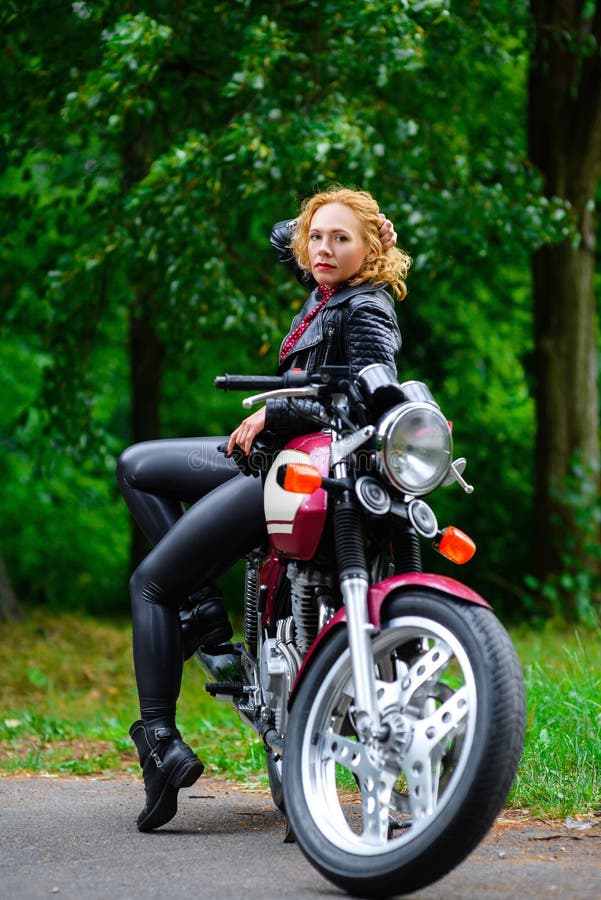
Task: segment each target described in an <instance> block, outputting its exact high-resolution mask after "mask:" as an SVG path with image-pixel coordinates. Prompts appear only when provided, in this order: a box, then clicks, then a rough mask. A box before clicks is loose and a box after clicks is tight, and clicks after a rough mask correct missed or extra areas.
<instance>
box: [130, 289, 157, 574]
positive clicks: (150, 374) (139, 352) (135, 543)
mask: <svg viewBox="0 0 601 900" xmlns="http://www.w3.org/2000/svg"><path fill="white" fill-rule="evenodd" d="M144 306H145V304H144V303H143V302H142V303H141V304H140V306H139V307H138V309H140V308H141V309H144ZM163 357H164V348H163V345H162V344H161V341H160V340H159V338H158V337H157V334H156V331H155V330H154V328H153V326H152V325H151V324H149V320H148V318H146V317H144V315H143V314H142V313H138V315H137V316H134V315H132V316H131V318H130V323H129V359H130V381H131V422H132V435H133V440H134V442H135V443H138V442H139V441H151V440H155V439H156V438H158V437H159V436H160V432H161V423H160V399H161V376H162V363H163ZM147 552H148V544H147V542H146V538H145V537H144V535H143V534H142V532H141V531H140V529H139V528H138V527H137V526H135V525H134V527H133V532H132V542H131V553H130V560H131V571H133V570H134V569H135V568H136V566H138V565H139V563H140V562H141V561H142V559H143V558H144V556H146V553H147Z"/></svg>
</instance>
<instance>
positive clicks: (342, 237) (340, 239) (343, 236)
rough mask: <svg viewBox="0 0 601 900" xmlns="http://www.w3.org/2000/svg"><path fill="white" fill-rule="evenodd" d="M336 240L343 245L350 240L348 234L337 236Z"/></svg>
mask: <svg viewBox="0 0 601 900" xmlns="http://www.w3.org/2000/svg"><path fill="white" fill-rule="evenodd" d="M336 240H337V241H340V242H341V243H343V242H344V241H348V238H347V236H346V234H337V235H336Z"/></svg>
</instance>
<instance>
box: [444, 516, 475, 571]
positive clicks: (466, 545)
mask: <svg viewBox="0 0 601 900" xmlns="http://www.w3.org/2000/svg"><path fill="white" fill-rule="evenodd" d="M435 547H436V549H437V550H438V552H439V553H442V555H443V556H446V558H447V559H450V560H451V562H454V563H457V565H458V566H461V565H463V563H466V562H469V561H470V559H471V558H472V556H473V555H474V553H475V552H476V545H475V544H474V542H473V540H472V539H471V537H470V536H469V535H467V534H465V532H464V531H460V530H459V528H455V526H454V525H449V527H448V528H445V530H444V531H443V533H442V537H441V539H440V540H439V541H438V543H437V544H435Z"/></svg>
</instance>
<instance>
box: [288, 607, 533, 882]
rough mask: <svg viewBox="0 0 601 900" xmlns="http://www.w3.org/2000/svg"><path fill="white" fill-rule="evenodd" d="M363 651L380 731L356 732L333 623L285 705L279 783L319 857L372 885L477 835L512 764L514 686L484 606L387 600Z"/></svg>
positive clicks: (517, 697) (297, 828)
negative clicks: (368, 657)
mask: <svg viewBox="0 0 601 900" xmlns="http://www.w3.org/2000/svg"><path fill="white" fill-rule="evenodd" d="M491 650H492V651H493V652H492V653H491V652H490V651H491ZM373 657H374V664H375V674H376V687H377V696H378V708H379V715H380V733H379V734H378V735H372V736H371V737H370V738H369V739H368V740H360V739H359V737H358V736H357V731H356V728H355V708H354V701H355V695H354V687H353V678H352V672H351V663H350V655H349V652H348V648H347V647H346V636H345V634H344V633H343V634H341V635H338V636H337V638H336V639H333V640H332V641H331V642H330V644H329V645H327V646H326V647H324V650H323V658H321V659H320V661H319V662H318V663H316V664H315V666H314V667H313V670H312V671H311V672H309V673H308V675H307V677H306V679H305V682H304V683H303V685H302V686H301V690H300V691H299V695H298V697H297V699H296V700H295V703H294V706H293V709H292V713H291V717H290V722H289V727H288V733H287V736H286V751H285V755H284V797H285V803H286V809H287V811H288V815H289V817H290V821H291V824H292V827H293V829H294V832H295V834H296V836H297V839H298V842H299V845H300V846H301V849H302V850H303V852H304V853H305V854H306V855H307V856H308V857H309V859H310V860H311V861H312V862H313V863H314V864H315V865H316V866H317V868H318V869H319V870H320V871H321V872H322V873H323V874H324V875H326V876H327V877H330V878H331V880H332V881H334V882H335V883H336V884H339V885H340V886H343V887H345V888H347V889H351V890H353V891H354V892H356V893H359V894H361V893H362V891H366V892H367V893H366V896H373V897H376V896H380V895H382V896H384V895H385V894H386V892H390V891H391V889H392V888H394V890H393V893H394V892H398V882H397V881H396V879H398V878H399V877H403V879H404V881H403V890H407V889H408V888H409V887H411V889H415V888H416V887H419V886H422V885H423V884H428V883H430V882H431V881H433V880H435V879H436V878H438V877H440V875H441V874H444V872H445V871H448V870H449V869H450V868H452V867H453V866H454V865H456V864H457V863H458V862H460V860H461V859H463V858H464V856H465V855H466V853H468V852H469V851H470V850H471V849H472V847H473V846H474V845H475V843H477V841H478V840H480V839H481V837H482V836H483V834H484V833H485V832H486V830H487V829H488V827H489V826H490V824H491V823H492V820H493V819H494V817H495V816H496V814H497V813H498V811H499V809H500V808H501V806H502V804H503V802H504V800H505V797H506V794H507V791H508V790H509V786H510V784H511V781H512V779H513V776H514V774H515V770H516V768H517V763H518V761H519V756H520V752H521V744H522V737H523V727H524V697H523V682H522V678H521V669H520V667H519V663H518V661H517V658H516V657H515V653H514V651H513V647H512V646H511V643H510V642H509V639H508V637H507V634H506V632H505V631H504V629H503V628H502V626H501V625H500V623H499V622H498V621H497V620H496V619H495V618H494V616H493V615H492V613H490V611H489V610H486V609H483V608H478V607H467V606H463V605H461V604H459V603H457V604H455V603H453V602H451V601H448V600H445V601H442V600H440V599H434V598H432V596H431V595H424V596H423V598H421V599H417V600H416V599H415V598H411V600H409V601H408V600H407V599H406V598H402V599H400V600H399V602H398V603H397V602H396V601H395V602H394V603H393V604H392V605H391V608H390V614H389V617H388V618H387V620H386V621H385V622H384V623H383V624H382V630H381V633H380V634H379V635H378V636H377V637H376V638H374V641H373ZM508 697H511V698H513V703H509V704H508V703H507V698H508ZM512 707H513V708H512Z"/></svg>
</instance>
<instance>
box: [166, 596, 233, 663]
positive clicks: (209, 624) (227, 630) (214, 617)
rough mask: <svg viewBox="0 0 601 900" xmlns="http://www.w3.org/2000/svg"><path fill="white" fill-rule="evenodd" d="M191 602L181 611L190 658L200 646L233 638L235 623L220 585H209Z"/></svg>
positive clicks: (211, 645)
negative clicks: (231, 623)
mask: <svg viewBox="0 0 601 900" xmlns="http://www.w3.org/2000/svg"><path fill="white" fill-rule="evenodd" d="M187 606H188V608H187V609H181V610H180V613H179V617H180V622H181V624H182V637H183V640H184V659H189V658H190V657H191V656H192V654H193V653H194V652H195V651H196V650H198V648H199V647H201V648H203V649H204V648H206V647H218V646H219V645H220V644H225V643H226V642H227V641H229V640H230V639H231V638H232V636H233V631H232V626H231V625H230V622H229V619H228V617H227V613H226V611H225V609H224V608H223V602H222V598H221V595H220V592H219V589H218V588H216V587H214V586H209V587H208V588H203V589H202V590H200V591H197V592H196V593H195V594H192V596H191V597H190V602H189V604H188V605H187Z"/></svg>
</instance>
